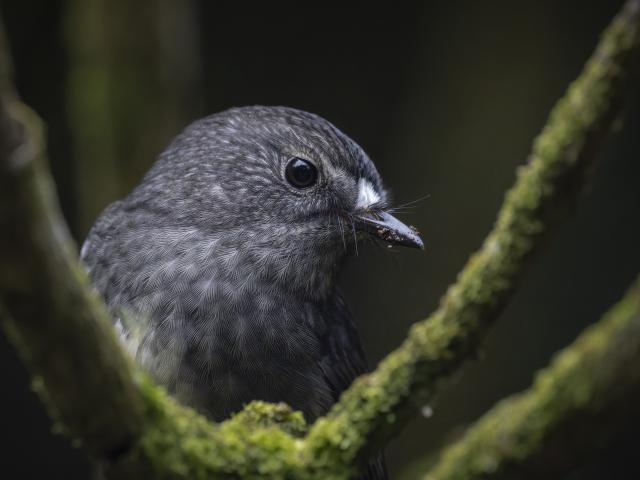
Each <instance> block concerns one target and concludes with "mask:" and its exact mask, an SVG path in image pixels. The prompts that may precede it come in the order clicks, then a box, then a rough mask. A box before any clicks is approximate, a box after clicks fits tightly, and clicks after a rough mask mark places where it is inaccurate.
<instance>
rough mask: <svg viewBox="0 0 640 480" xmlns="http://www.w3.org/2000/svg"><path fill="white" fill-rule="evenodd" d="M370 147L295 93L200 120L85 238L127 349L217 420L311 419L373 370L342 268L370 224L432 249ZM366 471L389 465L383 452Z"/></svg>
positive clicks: (371, 230)
mask: <svg viewBox="0 0 640 480" xmlns="http://www.w3.org/2000/svg"><path fill="white" fill-rule="evenodd" d="M386 208H387V193H386V191H385V190H384V188H383V186H382V182H381V179H380V175H379V174H378V172H377V171H376V168H375V166H374V165H373V163H372V162H371V160H370V159H369V157H368V156H367V155H366V153H365V152H364V151H363V150H362V149H361V148H360V147H359V146H358V145H357V144H356V143H355V142H354V141H352V140H351V139H350V138H348V137H347V136H346V135H345V134H343V133H342V132H341V131H340V130H338V129H337V128H336V127H334V126H333V125H332V124H330V123H329V122H327V121H326V120H324V119H322V118H320V117H318V116H316V115H313V114H311V113H306V112H303V111H300V110H295V109H292V108H285V107H260V106H256V107H244V108H233V109H231V110H227V111H225V112H222V113H218V114H216V115H212V116H209V117H207V118H204V119H202V120H198V121H196V122H194V123H193V124H192V125H190V126H189V127H188V128H187V129H186V130H185V131H184V132H183V133H182V134H180V135H179V136H178V137H177V138H176V139H175V140H174V141H173V143H172V144H171V145H170V146H169V147H168V148H167V149H166V150H165V151H164V152H163V153H162V154H161V155H160V157H159V159H158V160H157V161H156V163H155V164H154V165H153V167H152V168H151V169H150V171H149V172H148V173H147V174H146V176H145V177H144V179H143V180H142V183H141V184H140V185H138V187H136V188H135V189H134V190H133V192H132V193H131V194H130V195H129V196H128V197H126V198H125V199H123V200H120V201H118V202H115V203H114V204H112V205H111V206H109V207H108V208H107V209H106V210H105V211H104V212H103V213H102V214H101V215H100V217H99V218H98V220H97V221H96V223H95V225H94V226H93V228H92V229H91V231H90V233H89V236H88V238H87V240H86V242H85V243H84V245H83V247H82V252H81V257H82V260H83V262H84V264H85V265H86V267H87V269H88V271H89V275H90V277H91V280H92V282H93V284H94V285H95V287H96V288H97V290H98V291H99V293H100V294H101V295H102V296H103V297H104V299H105V301H106V303H107V306H108V307H109V309H110V311H111V313H112V315H113V318H114V322H115V326H116V329H117V331H118V334H119V336H120V338H121V340H122V342H123V344H124V346H125V347H126V349H127V350H128V351H129V352H130V353H131V354H132V355H133V356H134V357H135V358H136V360H137V361H138V362H139V363H140V365H142V367H143V368H144V369H146V370H147V371H148V372H149V373H150V374H151V375H152V376H153V378H155V380H156V381H157V382H159V383H160V384H162V385H164V386H165V387H166V388H167V390H168V391H169V393H170V394H172V395H173V396H175V397H176V398H177V399H178V400H179V401H181V402H183V403H185V404H187V405H190V406H192V407H194V408H195V409H196V410H199V411H200V412H202V413H204V414H205V415H207V416H209V417H210V418H212V419H214V420H222V419H224V418H227V417H228V416H229V415H230V414H232V413H233V412H237V411H239V410H241V409H242V407H243V405H245V404H247V403H249V402H250V401H251V400H256V399H259V400H265V401H269V402H285V403H287V404H289V405H290V406H291V407H293V408H294V409H297V410H301V411H302V412H303V413H304V415H305V417H306V419H307V420H308V421H310V422H312V421H314V420H315V419H316V418H317V417H318V416H321V415H323V414H324V413H326V412H327V410H328V409H329V408H330V407H331V406H332V404H333V403H334V402H336V401H337V399H338V397H339V395H340V393H341V392H342V391H343V390H345V389H346V388H347V387H348V386H349V385H350V384H351V382H352V381H353V380H354V379H355V378H356V377H357V376H358V375H360V374H362V373H364V372H365V371H366V368H367V367H366V362H365V358H364V354H363V351H362V348H361V345H360V341H359V339H358V335H357V332H356V330H355V328H354V325H353V322H352V318H351V315H350V313H349V310H348V308H347V306H346V304H345V302H344V300H343V298H342V295H341V294H340V291H339V290H338V289H337V287H336V282H335V280H336V274H337V273H338V271H339V269H340V266H341V263H342V260H343V258H344V257H345V253H346V251H347V250H348V249H349V244H352V243H353V242H355V241H357V238H361V237H363V236H366V235H368V236H373V237H377V238H380V239H382V240H383V241H385V242H387V243H389V244H398V245H407V246H412V247H419V248H422V241H421V240H420V238H419V236H418V235H417V233H416V231H415V230H414V229H412V228H411V227H408V226H406V225H404V224H403V223H401V222H400V221H399V220H397V219H396V218H395V217H393V216H391V215H390V214H389V213H388V212H387V211H386V210H385V209H386ZM365 475H366V476H367V478H386V473H385V471H384V465H383V463H382V460H381V457H380V458H379V459H377V460H374V461H372V463H371V465H370V467H369V471H368V473H367V474H365Z"/></svg>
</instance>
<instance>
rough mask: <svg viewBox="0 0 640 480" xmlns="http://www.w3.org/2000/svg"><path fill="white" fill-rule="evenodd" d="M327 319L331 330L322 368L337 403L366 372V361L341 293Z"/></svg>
mask: <svg viewBox="0 0 640 480" xmlns="http://www.w3.org/2000/svg"><path fill="white" fill-rule="evenodd" d="M327 316H328V317H329V319H328V326H329V328H328V329H327V339H326V343H325V345H326V352H325V355H324V357H323V359H322V365H321V367H322V371H323V374H324V376H325V379H326V381H327V384H328V385H329V387H330V388H331V392H332V394H333V397H334V401H337V400H338V398H339V397H340V394H341V393H342V392H343V391H344V390H346V389H347V388H348V387H349V386H350V385H351V383H353V380H355V378H356V377H358V376H360V375H362V374H363V373H366V372H367V361H366V358H365V355H364V351H363V349H362V345H361V344H360V338H359V336H358V332H357V331H356V327H355V324H354V322H353V316H352V315H351V311H350V310H349V307H348V306H347V304H346V302H345V301H344V298H343V297H342V294H341V293H340V292H339V291H337V292H336V294H335V296H334V298H333V299H332V304H331V305H330V306H329V312H328V315H327Z"/></svg>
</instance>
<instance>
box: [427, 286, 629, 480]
mask: <svg viewBox="0 0 640 480" xmlns="http://www.w3.org/2000/svg"><path fill="white" fill-rule="evenodd" d="M638 414H640V278H639V279H638V280H636V282H635V284H634V285H633V286H632V287H631V289H630V290H629V292H627V294H626V295H625V297H624V298H623V299H622V301H620V302H619V303H618V304H617V305H616V306H615V307H613V308H612V309H611V310H610V311H609V312H608V313H607V314H606V315H605V316H604V317H603V318H602V320H600V321H599V322H598V323H596V324H595V325H593V326H591V327H590V328H588V329H587V330H586V331H585V332H584V333H582V335H580V336H579V337H578V339H576V340H575V341H574V342H573V343H572V344H571V345H570V346H569V347H567V348H566V349H564V350H563V351H561V352H560V353H559V354H558V355H556V357H555V359H554V360H553V362H552V363H551V365H550V366H549V367H547V368H545V369H544V370H542V371H540V372H539V373H538V374H537V375H536V379H535V382H534V383H533V385H532V386H531V388H529V389H528V390H527V391H525V392H522V393H520V394H517V395H514V396H512V397H509V398H507V399H504V400H502V401H501V402H500V403H498V405H496V406H495V407H494V408H492V409H491V410H490V411H489V412H487V413H486V414H485V415H484V416H483V417H482V418H480V420H478V421H477V422H476V423H475V424H474V425H473V426H471V427H470V428H469V429H468V430H467V432H466V433H465V435H464V436H463V437H462V438H461V439H459V440H458V441H456V442H455V443H454V444H452V445H451V446H450V447H449V448H447V449H445V450H444V451H443V453H442V454H441V456H440V459H439V461H438V463H437V464H436V466H435V467H434V468H433V469H432V470H431V471H430V472H429V474H427V476H426V477H425V480H453V479H456V480H480V479H485V478H491V479H500V478H505V479H506V478H522V479H529V478H530V479H537V478H549V477H553V478H560V477H561V476H562V475H563V474H566V473H567V472H568V471H569V470H570V469H571V468H572V467H575V465H576V464H579V463H580V461H581V460H582V459H583V458H585V456H586V455H588V454H589V453H591V452H592V451H593V450H594V448H595V447H596V446H597V445H600V444H602V443H603V440H606V439H607V438H608V437H609V436H611V434H612V433H613V432H615V431H617V430H619V429H620V427H622V426H624V425H625V424H627V423H628V422H629V421H630V419H632V418H637V417H638ZM594 438H596V439H598V441H594ZM558 452H562V454H561V455H558Z"/></svg>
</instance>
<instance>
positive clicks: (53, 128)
mask: <svg viewBox="0 0 640 480" xmlns="http://www.w3.org/2000/svg"><path fill="white" fill-rule="evenodd" d="M621 4H622V2H621V1H617V0H600V1H585V0H562V1H558V0H521V1H519V2H513V1H507V0H494V1H492V2H477V1H473V0H467V1H448V2H420V1H413V2H399V3H397V4H396V5H397V6H396V7H395V8H394V7H392V5H393V4H392V3H391V2H379V3H375V2H342V3H341V4H339V6H330V5H329V4H327V3H325V2H322V3H318V2H305V3H300V2H297V3H294V2H291V3H285V2H261V3H259V2H255V3H252V4H250V3H246V2H208V1H205V0H191V1H173V2H172V1H168V0H144V1H142V0H141V1H136V2H132V1H127V0H66V1H59V0H20V1H18V0H14V1H7V0H3V1H2V2H1V3H0V11H1V12H2V15H3V17H4V21H5V23H6V28H7V31H8V35H9V38H10V41H11V44H12V50H13V55H14V63H15V68H16V77H17V78H16V80H17V85H18V89H19V91H20V94H21V95H22V97H23V99H24V100H25V101H26V102H27V103H28V104H29V105H31V106H32V107H33V108H34V109H35V110H36V111H37V112H38V113H39V114H40V115H41V116H42V117H43V118H44V120H45V121H46V123H47V125H48V138H49V153H50V161H51V166H52V170H53V173H54V176H55V179H56V182H57V185H58V193H59V196H60V200H61V203H62V208H63V210H64V213H65V215H66V218H67V220H68V222H69V224H70V226H71V230H72V232H73V234H74V236H75V238H76V240H77V242H78V244H81V242H82V241H83V238H84V236H85V234H86V233H87V230H88V228H89V227H90V226H91V224H92V223H93V221H94V219H95V218H96V216H97V215H98V213H99V212H100V211H101V210H102V209H103V208H104V207H105V206H106V205H107V204H108V203H109V202H111V201H113V200H115V199H117V198H119V197H121V196H123V195H125V194H126V193H127V192H128V191H129V190H130V189H131V188H132V186H133V185H135V184H136V183H137V182H138V180H139V179H140V177H141V175H142V174H143V173H144V172H145V170H146V169H147V168H148V167H149V165H150V164H151V162H153V160H154V158H155V156H156V155H157V154H158V153H159V152H160V151H161V149H162V148H163V147H164V146H165V145H166V144H167V142H168V141H169V140H170V139H171V138H172V137H173V136H174V135H176V134H177V133H178V132H179V131H180V130H181V129H182V128H183V127H184V126H186V125H187V124H188V123H189V122H191V121H192V120H194V119H196V118H198V117H201V116H204V115H208V114H210V113H213V112H217V111H220V110H223V109H226V108H228V107H231V106H238V105H251V104H266V105H288V106H293V107H297V108H301V109H304V110H309V111H312V112H315V113H318V114H320V115H321V116H323V117H325V118H327V119H329V120H330V121H332V122H333V123H334V124H336V125H337V126H338V127H339V128H341V129H342V130H344V131H345V132H346V133H347V134H349V135H350V136H351V137H352V138H354V139H355V140H356V141H357V142H358V143H360V144H361V145H362V146H363V147H364V148H365V150H367V151H368V153H369V155H370V156H371V158H372V159H373V160H374V162H375V163H376V165H377V166H378V168H379V170H380V172H381V174H382V176H383V178H384V179H385V181H386V184H387V186H388V187H389V188H390V189H391V191H392V192H393V195H394V199H395V201H396V202H397V203H400V204H401V203H405V202H411V201H413V200H416V199H419V198H422V200H420V201H418V202H417V203H415V205H414V208H412V209H411V210H410V211H409V212H408V213H406V215H404V216H403V217H402V218H403V219H404V220H406V221H407V222H409V223H411V224H413V225H415V226H416V227H418V228H419V230H420V231H421V232H422V234H423V238H424V239H425V241H426V244H427V249H426V251H425V252H418V251H406V250H399V251H386V250H385V251H382V250H377V249H371V250H365V251H362V249H361V251H360V255H359V257H358V258H353V259H352V260H351V261H350V263H349V265H348V268H347V271H346V272H345V274H344V275H343V278H342V284H343V286H344V288H345V289H346V291H347V294H348V297H349V298H350V301H351V305H352V308H353V310H354V311H355V313H356V316H357V319H358V324H359V328H360V331H361V334H362V337H363V342H364V344H365V348H366V350H367V352H368V354H369V357H370V360H371V363H372V365H375V363H376V362H377V361H378V360H380V359H381V358H382V357H383V356H384V355H385V354H387V353H388V352H389V351H391V350H392V349H393V348H395V347H396V346H397V345H398V344H399V343H400V341H401V340H402V339H403V338H404V336H405V334H406V332H407V329H408V327H409V326H410V325H411V324H412V323H413V322H414V321H416V320H418V319H421V318H424V317H425V316H426V315H427V314H428V313H429V312H431V311H432V310H433V309H434V308H435V307H436V306H437V303H438V300H439V298H440V296H441V295H442V294H443V293H444V291H445V289H446V287H447V285H448V284H449V283H450V282H452V281H453V280H454V278H455V275H456V273H457V272H458V271H459V269H460V268H461V267H462V266H463V264H464V263H465V261H466V259H467V258H468V256H469V255H470V254H471V253H472V252H473V251H474V250H475V249H476V248H477V247H478V246H479V245H480V242H481V241H482V239H483V238H484V236H485V234H486V233H487V232H488V231H489V229H490V228H491V225H492V222H493V220H494V218H495V214H496V211H497V208H498V206H499V205H500V203H501V200H502V198H503V194H504V192H505V190H506V189H507V188H508V187H509V186H510V185H511V184H512V182H513V180H514V172H515V169H516V167H517V166H518V165H521V164H522V163H524V162H525V160H526V158H527V155H528V152H529V150H530V146H531V143H532V140H533V138H534V137H535V135H537V133H538V132H539V130H540V129H541V127H542V125H543V124H544V122H545V119H546V116H547V114H548V112H549V110H550V108H551V107H552V106H553V104H554V102H555V101H556V100H557V99H558V98H559V97H560V96H561V95H562V93H563V92H564V90H565V89H566V87H567V86H568V84H569V82H570V81H571V80H573V79H574V78H575V77H576V76H577V74H578V73H579V72H580V70H581V67H582V65H583V62H584V61H585V60H586V58H587V57H588V56H589V54H590V53H591V51H592V49H593V47H594V45H595V44H596V41H597V38H598V35H599V33H600V32H601V31H602V29H603V28H604V27H605V26H606V25H607V23H608V22H609V21H610V20H611V18H612V16H613V15H614V14H615V12H616V11H617V10H618V9H619V7H620V6H621ZM628 105H629V108H628V112H627V116H626V120H625V123H624V129H623V130H621V131H620V132H618V133H616V134H615V135H614V136H613V137H612V139H611V141H610V142H609V143H608V146H607V148H606V149H605V151H604V152H603V154H602V155H601V157H602V161H601V162H600V164H599V168H598V170H597V172H596V175H595V176H594V179H593V183H592V185H591V188H590V192H589V193H588V195H587V196H586V197H585V198H584V199H583V201H582V202H581V203H580V204H579V206H578V208H577V211H576V212H575V214H574V215H573V217H572V218H571V220H570V221H569V222H567V223H566V224H564V225H563V226H562V227H561V228H560V230H559V231H558V232H557V234H556V235H555V236H554V238H553V241H552V242H550V243H549V245H548V248H546V249H545V251H544V252H543V254H542V255H540V256H539V257H537V259H536V262H535V263H534V265H533V266H532V268H531V269H530V271H529V273H528V274H527V276H526V279H525V280H524V282H523V283H522V285H521V289H520V290H519V292H518V294H517V295H516V296H515V298H514V299H513V301H512V302H511V303H510V305H509V307H508V308H507V310H506V311H505V312H504V314H503V315H502V318H501V319H500V320H499V322H498V325H497V327H496V328H494V329H493V331H492V332H491V334H490V336H489V338H488V339H487V341H486V343H485V345H484V348H483V349H482V352H483V353H482V355H481V358H480V359H479V361H477V362H474V363H470V364H469V365H467V366H466V367H465V368H464V370H463V371H462V372H461V374H460V375H458V376H457V378H456V379H455V381H454V382H453V383H452V384H451V385H450V386H449V387H448V388H446V390H445V392H444V393H443V394H442V395H441V396H440V397H439V399H438V401H437V402H436V403H435V404H434V405H430V406H429V407H430V408H431V409H432V411H433V415H432V416H431V417H429V418H421V417H418V416H416V418H415V420H414V421H413V422H412V424H411V425H410V427H409V428H408V429H406V430H405V431H404V432H403V434H402V435H401V436H400V437H398V438H397V439H395V440H394V441H393V443H392V444H391V445H390V446H389V448H388V460H389V464H390V469H391V471H392V473H393V474H394V477H395V478H400V479H404V478H407V479H408V478H415V477H416V475H417V472H420V471H422V470H423V469H424V465H426V464H427V463H428V461H429V458H430V455H432V454H433V452H434V451H435V450H436V449H437V447H438V446H439V445H441V444H442V443H443V442H444V441H447V440H451V439H453V438H455V436H456V435H457V433H459V432H460V431H461V430H462V429H463V428H464V426H465V425H468V424H469V423H470V422H472V421H473V420H474V419H476V418H477V417H478V416H480V415H481V414H482V413H483V412H485V411H486V410H487V409H488V408H489V407H490V406H492V405H493V404H494V403H495V402H496V401H497V400H498V399H500V398H502V397H504V396H506V395H508V394H511V393H514V392H517V391H520V390H522V389H524V388H526V387H527V386H528V385H529V384H530V382H531V379H532V375H533V373H534V372H535V370H536V369H539V368H541V367H543V366H544V365H546V364H547V363H548V362H549V360H550V358H551V357H552V355H553V353H554V352H556V351H557V350H558V349H560V348H562V347H563V346H565V345H567V344H568V343H570V342H571V340H572V339H573V338H574V337H575V336H576V335H577V334H578V333H579V332H580V331H581V330H582V329H583V328H584V327H585V326H587V325H589V324H590V323H592V322H594V321H596V320H597V319H598V318H599V316H600V315H601V314H602V313H603V311H605V310H606V308H607V307H608V306H610V305H611V304H612V303H613V302H615V301H616V300H617V299H619V298H620V297H621V295H622V293H623V291H624V290H625V288H626V287H627V286H628V285H629V284H630V283H631V281H632V279H633V278H634V277H635V275H636V274H637V273H638V272H639V271H640V248H639V247H640V225H639V223H640V222H638V218H640V216H639V215H638V211H639V209H638V207H639V206H640V161H639V160H640V159H639V158H638V157H639V156H640V135H638V133H639V132H640V99H639V98H638V96H637V95H636V96H635V97H634V98H632V99H631V101H630V102H629V104H628ZM0 375H1V376H2V378H3V380H4V385H3V387H2V389H1V390H0V391H1V392H2V397H1V400H0V406H1V408H0V432H2V434H1V435H0V443H2V449H1V450H0V451H1V453H0V471H1V472H8V471H18V472H21V473H20V475H19V477H20V478H37V477H47V476H53V477H61V478H65V477H66V478H87V477H88V476H89V473H88V472H89V467H88V464H87V462H86V460H85V458H84V456H83V454H82V453H81V452H80V451H79V450H77V449H73V448H71V447H69V446H68V442H67V441H66V440H65V439H64V438H62V437H59V436H56V435H54V434H52V433H51V425H50V423H49V421H48V419H47V417H46V415H45V412H44V410H43V409H42V407H41V405H40V404H39V402H38V401H37V399H36V397H35V396H34V395H33V394H32V392H31V391H30V388H29V381H28V377H27V375H26V373H25V372H24V370H23V368H22V366H21V365H20V363H19V362H18V360H17V359H16V358H15V356H14V353H13V351H12V350H11V348H10V347H9V346H8V344H7V343H6V339H4V338H3V337H0ZM637 428H638V422H635V423H634V422H633V421H632V419H630V422H629V428H628V429H627V430H626V431H621V432H619V434H618V435H617V436H616V439H615V441H614V444H613V445H611V446H610V447H609V448H607V449H606V450H604V451H603V452H602V453H601V454H600V455H597V456H594V457H593V458H592V459H591V460H590V461H589V462H588V464H586V465H585V466H584V467H582V468H580V469H579V470H577V471H575V472H573V473H572V474H571V478H575V479H596V478H624V479H626V478H640V464H639V462H638V461H637V457H636V456H635V455H636V454H637V451H636V450H637V449H636V447H637V433H636V432H637ZM3 476H4V475H3Z"/></svg>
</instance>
